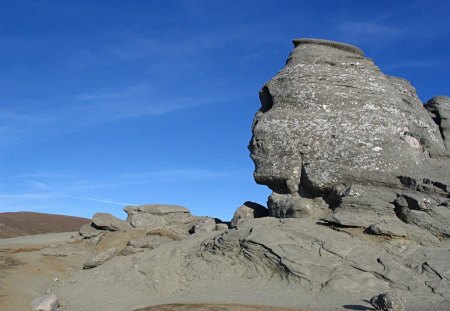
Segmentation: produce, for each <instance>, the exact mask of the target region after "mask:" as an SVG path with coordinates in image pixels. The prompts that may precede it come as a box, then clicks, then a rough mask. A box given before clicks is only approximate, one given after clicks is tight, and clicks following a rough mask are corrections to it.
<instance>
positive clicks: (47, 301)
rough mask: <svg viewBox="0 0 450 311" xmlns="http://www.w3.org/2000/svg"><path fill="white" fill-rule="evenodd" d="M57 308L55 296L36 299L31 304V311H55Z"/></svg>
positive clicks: (57, 301) (57, 303) (57, 302)
mask: <svg viewBox="0 0 450 311" xmlns="http://www.w3.org/2000/svg"><path fill="white" fill-rule="evenodd" d="M58 306H59V300H58V297H57V296H56V295H55V294H50V295H45V296H43V297H39V298H36V299H35V300H33V302H32V303H31V307H32V309H33V311H56V309H57V308H58Z"/></svg>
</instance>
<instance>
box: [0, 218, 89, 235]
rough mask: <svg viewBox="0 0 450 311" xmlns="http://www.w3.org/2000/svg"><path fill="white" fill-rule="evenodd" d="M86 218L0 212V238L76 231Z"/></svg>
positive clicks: (87, 220) (86, 220)
mask: <svg viewBox="0 0 450 311" xmlns="http://www.w3.org/2000/svg"><path fill="white" fill-rule="evenodd" d="M89 222H90V220H89V219H87V218H81V217H74V216H65V215H54V214H44V213H34V212H10V213H0V238H13V237H17V236H24V235H33V234H43V233H56V232H71V231H77V230H78V229H79V228H80V227H81V226H82V225H84V224H87V223H89Z"/></svg>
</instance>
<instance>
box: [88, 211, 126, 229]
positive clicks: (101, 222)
mask: <svg viewBox="0 0 450 311" xmlns="http://www.w3.org/2000/svg"><path fill="white" fill-rule="evenodd" d="M92 223H93V224H94V226H95V227H97V228H99V229H102V230H109V231H125V230H126V229H128V228H130V226H129V225H128V224H127V222H125V221H123V220H120V219H119V218H116V217H114V216H113V215H111V214H109V213H96V214H95V215H94V216H93V217H92Z"/></svg>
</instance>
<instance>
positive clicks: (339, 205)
mask: <svg viewBox="0 0 450 311" xmlns="http://www.w3.org/2000/svg"><path fill="white" fill-rule="evenodd" d="M294 45H295V48H294V50H293V51H292V53H291V54H290V56H289V58H288V60H287V63H286V66H285V67H284V68H283V69H282V70H281V71H280V72H279V73H278V74H277V75H276V76H275V77H274V78H273V79H272V80H271V81H269V82H268V83H267V84H266V85H265V86H264V87H263V88H262V90H261V91H260V99H261V109H260V110H259V111H258V112H257V113H256V116H255V118H254V121H253V137H252V139H251V141H250V145H249V149H250V151H251V157H252V159H253V161H254V163H255V173H254V177H255V180H256V182H257V183H259V184H264V185H267V186H268V187H269V188H270V189H271V190H272V191H273V193H272V195H271V196H270V197H269V199H268V207H269V214H270V215H271V216H275V217H281V218H283V217H311V218H315V219H323V220H325V221H327V222H328V223H330V224H334V225H337V226H345V227H360V228H364V229H367V231H366V232H367V233H374V234H381V235H386V236H402V237H408V238H410V239H415V240H420V241H421V242H423V243H437V242H438V241H439V239H442V238H449V237H450V232H449V229H448V228H449V219H450V210H449V207H448V204H449V197H450V192H449V191H450V158H449V157H448V144H447V143H446V141H447V140H448V126H449V124H448V111H449V110H447V109H448V103H449V102H448V98H445V97H437V98H435V99H432V100H430V102H429V103H428V104H427V108H428V111H429V112H428V111H427V110H426V109H424V107H423V105H422V103H421V102H420V100H419V99H418V97H417V95H416V92H415V89H414V88H413V87H412V86H411V85H410V83H409V82H408V81H406V80H404V79H400V78H396V77H390V76H386V75H385V74H383V73H382V72H381V71H380V70H379V68H378V67H377V66H376V65H375V64H374V63H373V61H372V60H370V59H368V58H366V57H364V53H363V52H362V51H361V50H360V49H358V48H357V47H354V46H351V45H348V44H344V43H339V42H332V41H326V40H317V39H299V40H294ZM430 114H432V115H434V121H433V119H432V118H431V117H430Z"/></svg>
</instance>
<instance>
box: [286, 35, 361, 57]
mask: <svg viewBox="0 0 450 311" xmlns="http://www.w3.org/2000/svg"><path fill="white" fill-rule="evenodd" d="M292 43H294V47H298V46H299V45H302V44H303V45H305V44H314V45H319V46H326V47H331V48H335V49H338V50H342V51H345V52H349V53H354V54H356V55H359V56H364V52H363V51H362V50H361V49H360V48H358V47H356V46H354V45H351V44H347V43H342V42H337V41H331V40H324V39H315V38H300V39H294V40H292Z"/></svg>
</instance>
